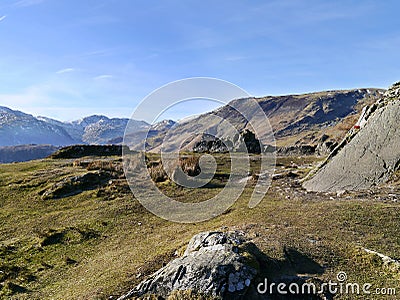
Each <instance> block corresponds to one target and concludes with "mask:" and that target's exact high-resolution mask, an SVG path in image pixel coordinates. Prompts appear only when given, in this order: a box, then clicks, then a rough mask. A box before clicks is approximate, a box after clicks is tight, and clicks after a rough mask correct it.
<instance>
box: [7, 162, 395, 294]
mask: <svg viewBox="0 0 400 300" xmlns="http://www.w3.org/2000/svg"><path fill="white" fill-rule="evenodd" d="M115 159H116V160H118V158H117V157H116V158H115ZM154 159H157V157H154ZM218 163H219V166H218V170H217V176H216V178H214V179H213V182H212V184H213V185H212V186H209V187H206V188H202V189H190V190H189V189H183V188H179V187H177V186H176V185H175V184H173V183H171V182H166V183H162V184H160V187H161V189H163V190H165V192H166V193H167V194H171V195H174V197H176V198H177V199H179V200H182V201H188V200H187V199H196V201H202V200H203V199H209V198H210V197H211V196H213V195H215V194H217V193H218V192H219V191H221V190H222V188H223V186H224V182H225V180H226V175H227V174H228V172H229V160H228V159H227V158H226V157H223V156H220V157H219V161H218ZM314 163H315V158H311V157H308V158H297V157H292V158H280V159H278V168H281V169H282V170H283V169H285V170H287V169H289V168H292V167H293V166H294V165H298V166H305V167H304V168H303V169H299V170H301V171H302V172H303V170H308V169H307V168H310V166H311V165H312V164H314ZM252 168H253V169H254V170H255V171H254V172H255V173H256V172H257V171H256V168H257V158H256V157H255V159H254V161H253V163H252ZM85 172H87V170H85V169H84V168H82V167H79V166H73V160H68V159H65V160H41V161H32V162H26V163H17V164H5V165H0V224H1V226H0V298H3V299H109V297H110V296H114V299H115V297H116V296H118V295H121V294H123V293H125V292H126V291H127V290H129V289H130V288H131V287H132V286H133V285H135V284H136V283H138V282H140V281H141V280H143V279H144V278H145V277H146V276H147V275H149V274H150V273H152V272H153V271H155V270H156V269H158V268H159V267H161V266H162V265H163V264H164V263H167V262H168V261H170V260H171V259H173V258H174V257H176V252H179V253H182V250H183V249H184V246H185V245H186V244H187V242H188V241H189V239H190V238H191V237H192V236H193V235H194V234H196V233H199V232H201V231H205V230H235V229H238V230H244V231H245V232H246V233H247V234H248V236H249V237H251V238H252V242H253V243H255V244H256V245H257V246H258V247H259V248H261V249H262V250H263V252H264V254H266V255H268V256H269V257H271V258H272V259H274V260H277V261H282V260H284V259H285V249H295V250H296V251H298V252H299V253H302V254H304V255H305V256H307V257H309V258H310V259H312V260H313V261H315V262H316V263H318V264H319V265H320V266H322V267H323V269H324V272H323V273H322V274H318V275H317V277H318V278H320V279H321V280H330V279H331V280H333V279H335V278H336V274H337V272H339V271H345V272H346V273H347V274H348V277H349V280H351V281H354V282H356V281H357V282H361V283H363V282H369V283H371V284H372V285H373V286H376V287H395V288H398V290H399V291H400V286H399V277H398V272H396V271H395V270H392V269H390V268H386V267H384V266H383V265H382V263H381V262H380V260H379V259H378V258H376V257H374V256H371V255H369V254H366V253H363V252H362V251H361V252H360V250H359V249H360V247H365V248H368V249H372V250H375V251H378V252H380V253H384V254H385V255H388V256H390V257H392V258H397V259H398V258H399V256H398V253H400V226H399V224H400V209H399V208H400V207H399V206H400V204H399V203H398V202H388V201H386V202H383V201H377V200H374V199H370V198H368V197H356V196H351V197H350V198H347V199H346V198H337V197H333V198H334V199H331V196H330V195H324V194H311V195H310V194H305V193H302V194H299V195H297V194H294V192H293V187H291V181H288V180H289V179H281V180H275V181H274V182H273V185H272V187H271V188H270V190H269V191H268V193H267V195H266V196H265V198H264V200H263V201H262V202H261V203H260V204H259V205H258V206H257V207H256V208H254V209H249V208H248V207H247V203H248V199H249V197H250V196H251V193H252V191H253V186H252V184H249V185H248V186H247V188H246V189H245V191H244V193H243V194H242V195H241V197H240V198H239V200H238V201H237V202H236V203H235V204H234V205H233V206H232V207H231V208H230V209H229V210H228V212H226V213H225V214H223V215H221V216H219V217H217V218H214V219H212V220H210V221H207V222H203V223H198V224H177V223H171V222H168V221H165V220H162V219H160V218H158V217H156V216H154V215H152V214H151V213H149V212H148V211H146V210H145V209H144V208H143V207H142V206H141V205H140V203H139V202H138V201H137V200H136V199H134V197H133V195H132V194H131V193H130V192H129V189H122V190H118V193H115V192H113V191H114V190H113V189H111V187H108V186H107V187H104V188H102V189H100V191H101V192H99V190H89V191H84V192H82V193H80V194H77V195H74V196H71V197H65V198H60V199H49V200H43V199H42V198H41V196H40V192H41V191H42V190H43V189H46V187H48V186H51V185H52V184H54V183H57V182H59V181H60V180H62V179H63V178H66V177H69V176H76V175H81V174H84V173H85ZM304 173H306V172H305V171H304ZM300 174H301V176H303V173H301V172H300ZM121 184H122V183H121ZM393 185H394V189H395V190H394V191H395V192H396V191H398V185H396V184H395V183H393ZM288 196H290V197H289V198H288ZM249 259H251V258H249ZM267 263H268V262H266V264H265V265H263V266H260V268H267V266H268V264H267ZM188 297H189V296H188ZM173 299H175V298H173ZM176 299H178V298H176ZM179 299H183V298H179ZM187 299H203V298H187ZM338 299H340V298H338ZM343 299H345V297H343ZM352 299H357V298H356V297H354V295H353V298H352ZM359 299H363V298H362V297H361V296H360V298H359ZM376 299H379V298H376ZM382 299H388V298H382Z"/></svg>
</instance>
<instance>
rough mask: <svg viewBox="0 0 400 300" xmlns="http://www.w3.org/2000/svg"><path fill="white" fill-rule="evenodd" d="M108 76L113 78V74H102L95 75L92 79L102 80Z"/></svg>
mask: <svg viewBox="0 0 400 300" xmlns="http://www.w3.org/2000/svg"><path fill="white" fill-rule="evenodd" d="M110 78H113V76H112V75H109V74H104V75H99V76H96V77H94V78H93V79H94V80H103V79H110Z"/></svg>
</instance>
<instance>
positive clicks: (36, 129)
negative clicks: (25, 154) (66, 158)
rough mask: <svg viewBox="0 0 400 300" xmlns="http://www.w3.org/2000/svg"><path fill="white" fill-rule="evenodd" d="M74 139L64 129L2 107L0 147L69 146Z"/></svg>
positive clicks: (0, 112)
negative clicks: (27, 145) (24, 145)
mask: <svg viewBox="0 0 400 300" xmlns="http://www.w3.org/2000/svg"><path fill="white" fill-rule="evenodd" d="M74 142H75V141H74V139H73V138H72V137H71V136H70V135H69V134H68V133H67V131H66V130H65V129H64V128H63V127H62V126H58V125H56V124H54V123H48V122H45V121H43V120H40V119H37V118H35V117H34V116H32V115H29V114H25V113H23V112H20V111H15V110H11V109H9V108H7V107H0V146H15V145H23V144H52V145H57V146H58V145H69V144H73V143H74Z"/></svg>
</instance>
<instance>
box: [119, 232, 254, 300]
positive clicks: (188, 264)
mask: <svg viewBox="0 0 400 300" xmlns="http://www.w3.org/2000/svg"><path fill="white" fill-rule="evenodd" d="M243 243H244V239H243V235H242V234H241V233H239V232H230V233H222V232H202V233H199V234H197V235H195V236H194V237H193V238H192V239H191V241H190V243H189V245H188V247H187V249H186V251H185V253H184V255H183V256H182V257H180V258H177V259H175V260H173V261H171V262H170V263H169V264H167V265H166V266H165V267H163V268H161V269H160V270H158V271H157V272H156V273H154V274H153V275H152V276H150V278H148V279H147V280H145V281H143V282H141V283H140V284H139V285H138V286H136V287H135V288H134V289H133V290H131V291H130V292H129V293H128V294H127V295H125V296H122V297H120V298H119V300H123V299H130V298H132V297H140V296H142V295H144V294H155V295H158V296H161V297H167V296H168V295H169V294H171V292H172V291H174V290H194V291H197V292H199V293H202V294H206V295H210V296H215V297H217V296H219V297H221V298H224V299H246V298H245V297H244V298H243V296H244V295H245V293H246V291H247V289H248V287H249V286H250V284H251V283H252V281H253V279H254V277H255V275H256V274H257V270H256V269H255V268H254V267H252V266H250V262H251V261H252V258H251V255H250V256H249V254H248V253H246V252H243V251H242V250H241V249H240V246H241V245H242V244H243Z"/></svg>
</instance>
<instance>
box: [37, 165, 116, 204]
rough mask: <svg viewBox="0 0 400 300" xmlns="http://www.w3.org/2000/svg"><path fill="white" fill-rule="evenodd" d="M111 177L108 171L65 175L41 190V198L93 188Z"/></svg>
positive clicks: (62, 195) (72, 193) (71, 193)
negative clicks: (65, 176) (60, 179)
mask: <svg viewBox="0 0 400 300" xmlns="http://www.w3.org/2000/svg"><path fill="white" fill-rule="evenodd" d="M111 178H112V175H111V173H110V172H105V171H96V172H89V173H86V174H83V175H78V176H72V177H67V178H65V179H63V180H62V181H60V182H57V183H55V184H53V185H52V186H51V187H50V188H48V189H45V190H43V191H41V192H40V193H39V194H40V195H41V196H42V199H44V200H48V199H59V198H64V197H69V196H73V195H77V194H80V193H82V192H83V191H87V190H93V189H96V188H99V187H100V186H102V185H104V184H105V183H107V182H108V181H109V180H110V179H111Z"/></svg>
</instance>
